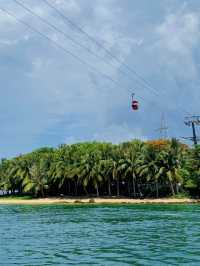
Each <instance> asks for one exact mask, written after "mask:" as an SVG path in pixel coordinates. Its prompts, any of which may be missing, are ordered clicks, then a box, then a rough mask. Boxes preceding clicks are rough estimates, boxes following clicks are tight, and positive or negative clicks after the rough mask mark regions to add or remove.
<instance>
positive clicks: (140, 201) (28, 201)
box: [0, 198, 200, 205]
mask: <svg viewBox="0 0 200 266" xmlns="http://www.w3.org/2000/svg"><path fill="white" fill-rule="evenodd" d="M87 203H89V204H183V203H200V200H197V199H188V198H183V199H174V198H160V199H130V198H39V199H15V198H2V199H1V198H0V204H1V205H2V204H17V205H18V204H22V205H23V204H24V205H46V204H87Z"/></svg>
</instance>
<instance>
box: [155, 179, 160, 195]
mask: <svg viewBox="0 0 200 266" xmlns="http://www.w3.org/2000/svg"><path fill="white" fill-rule="evenodd" d="M155 185H156V198H158V197H159V191H158V182H157V181H156V183H155Z"/></svg>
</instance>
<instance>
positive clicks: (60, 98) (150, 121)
mask: <svg viewBox="0 0 200 266" xmlns="http://www.w3.org/2000/svg"><path fill="white" fill-rule="evenodd" d="M47 1H48V2H49V3H50V4H51V5H53V6H54V7H55V8H56V9H58V10H59V11H60V12H61V13H62V14H63V15H64V16H65V17H67V18H68V19H70V21H72V22H73V23H74V24H75V25H77V26H78V27H80V28H82V29H83V30H84V32H86V33H87V34H88V35H89V36H91V37H92V39H93V41H91V38H88V35H87V34H83V33H81V32H80V31H78V30H77V28H75V27H74V26H72V24H69V21H68V20H66V19H64V18H63V17H61V16H60V15H59V14H58V13H56V11H55V10H54V9H52V8H51V7H50V6H49V5H47V4H46V3H45V1H43V0H18V2H20V3H21V4H23V5H25V7H27V8H28V9H29V10H31V11H32V13H30V12H29V11H27V9H24V8H23V7H22V6H20V5H19V4H18V3H16V2H15V1H14V0H0V9H1V8H3V9H4V10H7V11H8V12H9V13H10V14H12V15H14V16H15V17H16V18H17V19H18V21H16V20H15V18H14V17H13V16H9V15H8V14H6V13H5V11H2V10H0V84H1V85H0V125H1V126H0V158H3V157H12V156H16V155H19V154H22V153H27V152H30V151H32V150H33V149H37V148H39V147H42V146H53V147H56V146H58V145H60V144H63V143H67V144H72V143H76V142H82V141H108V142H113V143H120V142H123V141H128V140H132V139H135V138H137V139H138V138H139V139H142V140H147V139H155V138H159V137H160V135H159V132H158V131H157V130H156V129H157V128H159V127H160V125H161V118H162V117H163V116H164V117H165V120H166V123H167V126H168V128H169V129H168V136H169V137H176V138H181V137H183V136H191V133H192V132H191V129H190V128H189V127H186V126H185V125H184V117H185V116H188V115H191V114H197V115H198V114H199V115H200V111H199V99H200V76H199V70H200V52H199V45H200V1H199V0H187V1H183V0H162V1H160V0H152V1H150V0H123V1H122V0H47ZM33 13H34V14H36V15H37V16H36V15H33ZM38 16H39V17H40V18H39V17H38ZM41 18H42V19H41ZM19 20H20V21H23V22H25V24H23V23H20V22H19ZM44 20H45V21H46V22H48V23H50V25H51V26H50V25H48V24H47V23H45V22H44ZM26 25H29V26H28V27H27V26H26ZM52 25H53V27H52ZM30 27H32V29H35V30H36V31H34V30H32V29H30ZM37 31H39V32H41V33H42V35H41V34H40V33H38V32H37ZM45 36H46V37H45ZM51 40H52V41H51ZM99 44H100V45H99ZM102 46H103V47H104V48H105V49H102V48H101V47H102ZM111 55H113V56H111ZM131 93H135V98H136V99H137V100H138V101H139V105H140V109H139V110H138V111H137V112H134V111H132V110H131Z"/></svg>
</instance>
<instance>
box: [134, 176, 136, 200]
mask: <svg viewBox="0 0 200 266" xmlns="http://www.w3.org/2000/svg"><path fill="white" fill-rule="evenodd" d="M133 196H134V198H136V189H135V178H134V177H133Z"/></svg>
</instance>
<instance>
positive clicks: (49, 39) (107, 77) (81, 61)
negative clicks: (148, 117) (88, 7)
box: [0, 0, 160, 107]
mask: <svg viewBox="0 0 200 266" xmlns="http://www.w3.org/2000/svg"><path fill="white" fill-rule="evenodd" d="M14 1H15V2H18V1H16V0H14ZM0 10H2V11H3V12H5V13H7V14H8V15H9V16H11V17H13V18H14V19H15V20H16V21H18V22H19V23H21V24H23V25H25V26H26V27H27V28H29V29H31V30H32V31H33V32H36V33H37V34H39V35H40V36H42V37H43V38H45V39H47V40H48V41H50V42H52V43H53V44H54V46H56V47H57V48H59V49H61V50H63V51H64V52H65V53H66V54H68V55H71V56H72V57H73V58H74V59H76V60H78V61H79V62H80V63H82V64H83V65H86V66H87V67H88V68H90V69H92V70H93V71H95V72H96V73H98V74H100V75H102V76H103V77H104V78H106V79H108V80H110V81H111V82H113V83H114V84H115V85H117V86H121V84H120V83H119V82H118V81H116V80H115V79H113V78H112V77H110V76H109V75H106V74H105V73H103V72H101V71H99V70H98V69H97V68H96V67H94V66H93V65H91V64H90V63H88V62H87V61H85V60H83V59H82V58H80V57H79V56H77V55H76V54H74V53H72V52H71V51H70V50H68V49H66V48H64V47H63V46H61V45H60V44H58V43H57V42H56V41H55V40H53V39H51V38H50V37H49V36H47V35H45V34H43V33H42V32H41V31H39V30H37V29H36V28H35V27H33V26H31V25H29V24H28V23H26V22H25V21H23V20H21V19H19V18H17V17H16V16H15V15H14V14H13V13H11V12H9V11H8V10H6V9H5V8H2V7H0ZM138 98H140V99H143V100H145V99H144V97H142V96H138ZM159 107H160V106H159Z"/></svg>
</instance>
